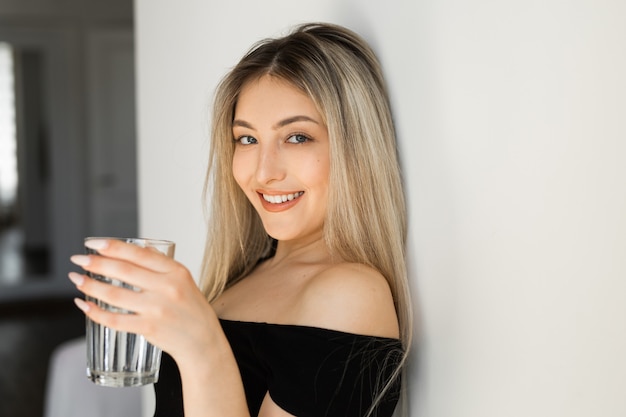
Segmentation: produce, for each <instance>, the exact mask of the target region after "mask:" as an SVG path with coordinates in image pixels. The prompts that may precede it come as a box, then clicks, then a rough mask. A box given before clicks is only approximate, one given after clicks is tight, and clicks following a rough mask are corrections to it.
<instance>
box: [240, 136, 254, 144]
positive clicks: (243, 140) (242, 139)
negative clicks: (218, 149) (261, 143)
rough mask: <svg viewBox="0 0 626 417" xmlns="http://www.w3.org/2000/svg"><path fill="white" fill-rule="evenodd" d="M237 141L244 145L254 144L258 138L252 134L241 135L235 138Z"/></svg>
mask: <svg viewBox="0 0 626 417" xmlns="http://www.w3.org/2000/svg"><path fill="white" fill-rule="evenodd" d="M235 142H237V143H240V144H242V145H252V144H253V143H257V141H256V139H255V138H253V137H252V136H239V137H238V138H236V139H235Z"/></svg>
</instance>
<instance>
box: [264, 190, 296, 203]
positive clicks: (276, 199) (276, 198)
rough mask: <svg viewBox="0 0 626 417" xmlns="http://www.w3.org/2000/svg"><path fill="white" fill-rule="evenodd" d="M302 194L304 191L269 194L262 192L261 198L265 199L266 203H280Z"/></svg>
mask: <svg viewBox="0 0 626 417" xmlns="http://www.w3.org/2000/svg"><path fill="white" fill-rule="evenodd" d="M302 194H304V191H298V192H297V193H293V194H283V195H269V194H263V199H264V200H265V201H267V202H268V203H272V204H280V203H284V202H285V201H287V200H289V201H291V200H293V199H295V198H298V197H300V196H301V195H302Z"/></svg>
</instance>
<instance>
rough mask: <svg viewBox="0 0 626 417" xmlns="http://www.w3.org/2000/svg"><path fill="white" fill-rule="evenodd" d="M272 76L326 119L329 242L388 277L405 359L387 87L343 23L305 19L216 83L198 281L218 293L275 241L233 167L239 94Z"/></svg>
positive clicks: (399, 203)
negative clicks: (248, 84)
mask: <svg viewBox="0 0 626 417" xmlns="http://www.w3.org/2000/svg"><path fill="white" fill-rule="evenodd" d="M266 74H267V75H272V76H274V77H277V78H279V79H282V80H284V81H287V82H289V83H291V84H292V85H293V86H295V87H296V88H298V89H300V90H301V91H303V92H304V93H305V94H307V95H308V96H309V97H310V98H311V99H312V100H313V102H314V103H315V105H316V107H317V109H318V111H319V113H320V114H321V116H322V118H323V119H324V120H323V121H324V123H325V124H326V126H327V127H328V135H329V141H330V158H331V161H330V179H329V201H328V207H327V215H326V221H325V222H324V239H325V242H326V244H327V246H328V249H329V251H330V253H333V254H334V255H337V256H338V257H339V258H340V259H341V260H344V261H346V262H355V263H360V264H365V265H368V266H370V267H372V268H374V269H376V270H378V271H379V272H380V273H381V274H382V275H383V276H384V277H385V278H386V280H387V282H388V283H389V286H390V288H391V292H392V295H393V299H394V302H395V307H396V313H397V316H398V321H399V324H400V336H401V340H402V342H403V345H404V348H405V357H404V359H406V352H407V351H408V348H409V346H410V344H411V338H412V311H411V302H410V296H409V289H408V279H407V271H406V259H405V256H406V234H407V221H406V217H407V216H406V207H405V201H404V193H403V190H402V181H401V175H400V168H399V163H398V155H397V149H396V138H395V131H394V126H393V121H392V116H391V111H390V106H389V99H388V94H387V88H386V85H385V82H384V79H383V75H382V70H381V67H380V64H379V62H378V60H377V58H376V56H375V54H374V52H373V51H372V49H371V48H370V47H369V46H368V44H367V43H366V42H365V41H364V40H363V39H362V38H360V37H359V36H358V35H357V34H355V33H354V32H352V31H350V30H348V29H346V28H343V27H341V26H337V25H331V24H320V23H310V24H304V25H301V26H299V27H297V28H295V30H294V31H293V32H291V33H290V34H289V35H287V36H285V37H281V38H276V39H266V40H263V41H261V42H259V43H257V44H256V45H254V46H253V48H252V49H251V50H250V51H249V52H248V53H247V54H246V55H245V56H244V57H243V58H242V59H241V61H240V62H239V63H238V64H237V65H236V66H235V67H234V68H233V69H232V70H231V71H230V72H229V73H228V74H227V75H226V76H225V77H224V78H223V79H222V81H221V83H220V84H219V86H218V88H217V90H216V94H215V101H214V107H213V124H212V139H211V147H210V157H209V170H208V172H207V177H206V182H205V197H206V196H207V195H208V194H210V195H211V210H210V217H209V227H208V234H207V243H206V247H205V253H204V260H203V270H202V278H201V288H202V290H203V291H204V293H205V294H206V296H207V298H208V299H209V300H210V301H211V300H214V299H215V298H216V297H217V296H219V295H220V294H221V292H222V291H223V290H224V289H225V288H227V287H228V286H229V285H232V284H233V283H234V282H236V281H237V280H239V279H241V278H243V277H245V276H246V275H247V274H249V273H250V272H251V271H252V269H254V267H255V266H256V265H257V264H258V262H259V261H260V260H261V259H263V258H265V257H268V256H270V255H271V253H272V250H273V241H272V239H271V238H270V237H268V235H267V233H266V232H265V230H264V228H263V225H262V223H261V221H260V218H259V216H258V214H257V213H256V211H255V210H254V208H253V207H252V204H251V203H250V202H249V201H248V200H247V198H246V196H245V195H244V193H243V191H242V190H241V189H240V188H239V186H238V185H237V183H236V182H235V180H234V178H233V175H232V159H233V153H234V143H233V140H232V121H233V116H234V111H235V106H236V104H237V99H238V97H239V94H240V92H241V89H242V87H243V86H244V84H245V83H246V82H248V81H250V80H254V79H258V78H259V77H261V76H263V75H266ZM404 359H403V362H404ZM398 373H400V369H398Z"/></svg>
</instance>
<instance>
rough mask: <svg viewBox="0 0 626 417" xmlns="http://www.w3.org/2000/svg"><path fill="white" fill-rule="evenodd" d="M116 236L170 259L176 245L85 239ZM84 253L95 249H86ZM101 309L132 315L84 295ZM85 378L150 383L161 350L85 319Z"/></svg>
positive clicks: (99, 277) (112, 383)
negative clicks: (151, 249) (152, 249)
mask: <svg viewBox="0 0 626 417" xmlns="http://www.w3.org/2000/svg"><path fill="white" fill-rule="evenodd" d="M91 239H116V240H122V241H124V242H127V243H132V244H133V245H138V246H141V247H149V248H154V249H156V250H158V251H160V252H162V253H163V254H165V255H167V256H168V257H170V258H173V257H174V249H175V244H174V243H173V242H170V241H167V240H158V239H142V238H109V237H107V238H97V237H88V238H85V242H87V241H89V240H91ZM85 250H86V252H87V254H96V255H97V254H98V252H97V251H95V250H93V249H90V248H87V247H86V248H85ZM87 275H88V276H90V277H91V278H93V279H96V280H98V281H101V282H106V283H107V284H110V285H115V286H117V287H122V288H129V289H132V290H134V291H139V289H138V288H135V287H133V286H131V285H128V284H126V283H125V282H122V281H120V280H117V279H113V278H109V277H106V276H103V275H98V274H94V273H91V272H87ZM86 299H87V300H89V301H92V302H94V303H95V304H96V305H98V306H99V307H100V308H102V309H105V310H108V311H112V312H115V313H124V314H134V313H133V312H132V311H129V310H124V309H121V308H118V307H115V306H112V305H110V304H107V303H104V302H102V301H100V300H98V299H95V298H93V297H86ZM85 324H86V339H87V377H88V378H89V379H90V380H91V381H93V382H94V383H96V384H98V385H103V386H108V387H135V386H140V385H146V384H152V383H155V382H157V381H158V379H159V367H160V364H161V349H159V348H158V347H156V346H154V345H152V344H151V343H148V341H147V340H146V338H145V337H143V336H142V335H140V334H136V333H128V332H122V331H118V330H115V329H111V328H109V327H106V326H103V325H101V324H98V323H96V322H94V321H92V320H90V319H89V317H87V318H86V323H85Z"/></svg>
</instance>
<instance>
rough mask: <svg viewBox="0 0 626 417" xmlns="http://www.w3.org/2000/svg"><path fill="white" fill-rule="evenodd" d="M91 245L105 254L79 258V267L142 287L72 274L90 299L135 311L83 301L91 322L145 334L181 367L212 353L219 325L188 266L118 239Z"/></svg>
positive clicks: (74, 259) (75, 258) (81, 304)
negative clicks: (212, 338) (123, 286)
mask: <svg viewBox="0 0 626 417" xmlns="http://www.w3.org/2000/svg"><path fill="white" fill-rule="evenodd" d="M86 245H87V246H88V247H90V248H91V249H94V250H97V251H98V253H99V255H74V256H72V257H71V260H72V262H73V263H75V264H76V265H79V266H81V267H82V268H83V269H85V270H86V271H89V272H92V273H93V274H98V275H104V276H106V277H109V278H112V279H116V280H120V281H122V282H124V283H126V284H129V285H132V286H133V287H136V288H138V289H139V291H134V290H132V289H127V288H122V287H117V286H114V285H110V284H107V283H103V282H100V281H97V280H95V279H91V278H89V277H88V276H86V275H81V274H78V273H75V272H71V273H70V274H69V277H70V280H72V282H74V284H75V285H76V287H77V288H78V289H79V290H80V291H81V292H83V293H84V294H85V295H88V296H90V297H93V298H96V299H98V300H101V301H103V302H105V303H107V304H111V305H114V306H116V307H119V308H122V309H125V310H130V311H133V312H134V313H135V314H122V313H114V312H110V311H106V310H103V309H101V308H99V307H98V306H97V305H96V304H95V303H93V302H89V301H83V300H80V299H77V300H76V304H77V306H78V307H79V308H80V309H81V310H83V311H84V312H85V314H86V315H87V316H88V317H89V318H90V319H92V320H93V321H95V322H98V323H100V324H102V325H105V326H108V327H111V328H114V329H117V330H122V331H127V332H132V333H140V334H142V335H144V336H145V337H146V339H147V340H148V341H150V342H151V343H152V344H154V345H156V346H158V347H160V348H161V349H163V350H165V351H166V352H168V353H169V354H170V355H172V357H174V359H175V360H176V361H177V362H179V365H181V362H187V363H193V362H194V361H195V360H197V359H198V358H201V357H202V355H206V349H207V347H208V346H209V345H210V344H211V335H212V334H213V333H212V331H214V330H218V329H219V322H218V320H217V317H216V315H215V313H214V312H213V309H212V308H211V306H210V305H209V303H208V301H207V300H206V298H205V297H204V295H203V294H202V293H201V292H200V290H199V289H198V287H197V285H196V283H195V282H194V280H193V278H192V277H191V274H190V273H189V271H188V270H187V268H185V267H184V266H183V265H181V264H180V263H178V262H176V261H174V260H173V259H171V258H168V257H167V256H166V255H164V254H162V253H160V252H158V251H157V250H155V249H151V248H142V247H139V246H136V245H133V244H129V243H125V242H122V241H118V240H113V239H111V240H100V239H98V240H90V241H88V242H87V243H86Z"/></svg>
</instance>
